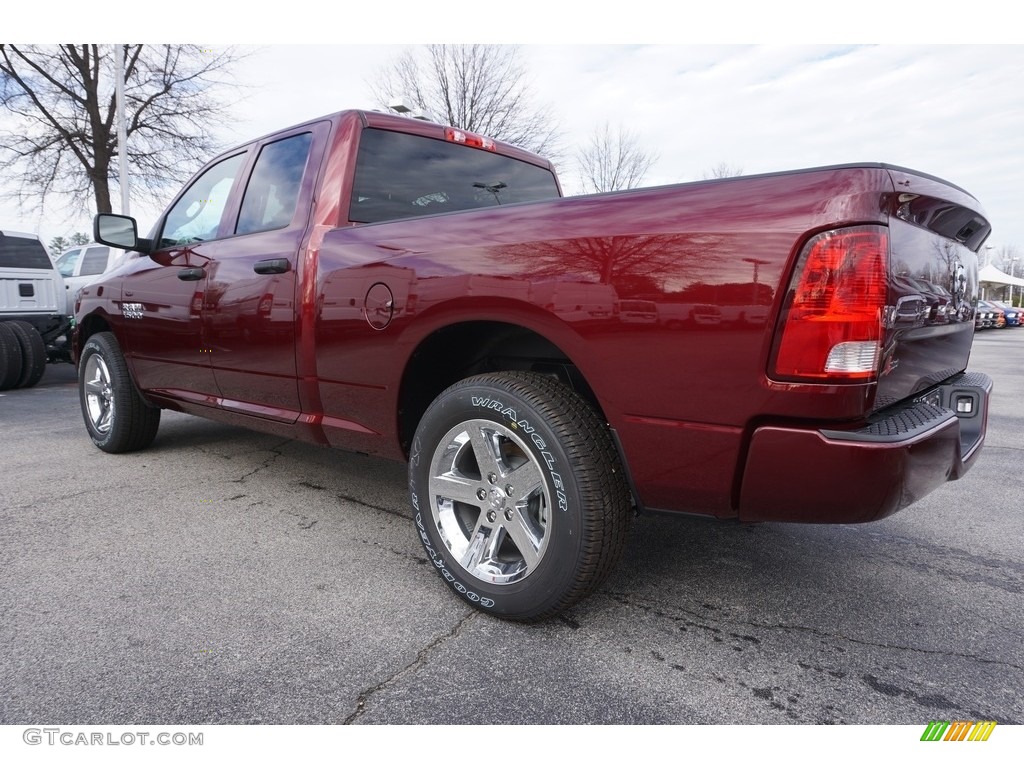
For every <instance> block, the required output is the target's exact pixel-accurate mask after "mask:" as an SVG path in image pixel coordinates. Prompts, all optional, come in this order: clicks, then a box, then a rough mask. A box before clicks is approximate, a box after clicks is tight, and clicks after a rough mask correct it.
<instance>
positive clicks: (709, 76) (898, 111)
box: [0, 43, 1024, 248]
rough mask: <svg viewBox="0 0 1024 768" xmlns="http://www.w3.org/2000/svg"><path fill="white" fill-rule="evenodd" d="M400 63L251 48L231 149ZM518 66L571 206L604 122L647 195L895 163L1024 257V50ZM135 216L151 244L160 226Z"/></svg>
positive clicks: (386, 51)
mask: <svg viewBox="0 0 1024 768" xmlns="http://www.w3.org/2000/svg"><path fill="white" fill-rule="evenodd" d="M402 50H403V46H396V45H359V44H346V45H267V46H263V47H260V48H258V49H255V52H254V53H253V54H252V56H250V57H249V58H248V59H247V60H245V61H244V62H243V63H242V64H240V65H239V66H238V67H237V69H236V70H235V74H236V77H237V80H238V81H239V82H240V83H242V84H244V85H246V86H248V88H247V89H246V91H245V92H244V93H243V94H242V95H241V97H240V100H239V102H238V104H237V106H236V108H235V112H234V114H235V118H236V119H235V120H234V121H232V123H231V125H230V127H227V126H225V127H224V128H223V129H222V132H223V135H224V140H225V141H227V142H231V143H238V142H241V141H245V140H247V139H249V138H252V137H255V136H257V135H260V134H263V133H267V132H270V131H273V130H276V129H278V128H282V127H285V126H287V125H290V124H293V123H297V122H300V121H303V120H306V119H308V118H312V117H316V116H319V115H322V114H326V113H329V112H333V111H337V110H339V109H344V108H349V107H360V108H372V107H374V106H376V105H375V104H374V103H373V101H372V99H371V97H370V93H369V88H368V87H367V81H368V80H370V79H371V78H373V76H374V74H375V72H377V71H378V70H379V68H380V67H382V66H384V65H386V64H387V63H388V62H389V61H391V60H393V59H394V57H395V56H396V55H398V54H400V53H401V52H402ZM520 54H521V56H522V61H523V63H524V64H525V66H526V67H527V69H528V71H529V73H530V78H531V80H532V85H533V89H534V92H535V96H536V101H537V103H538V104H542V103H546V104H550V105H551V106H552V107H553V112H554V114H555V115H556V117H557V120H558V123H559V125H560V127H561V129H562V132H563V136H564V144H565V147H566V150H567V152H566V162H564V163H563V164H562V165H560V166H559V172H560V175H561V176H562V178H563V185H564V186H565V188H566V191H567V192H573V191H575V190H577V189H578V182H577V174H576V169H575V168H574V167H573V164H572V162H571V157H572V154H573V151H574V150H575V148H577V147H579V146H580V145H582V144H583V143H584V142H585V141H586V140H587V138H588V136H589V135H590V133H591V132H592V131H593V129H594V128H595V126H598V125H600V124H602V123H604V122H606V121H607V122H610V123H611V124H612V126H613V127H614V126H618V125H620V124H621V125H622V126H624V127H625V128H627V129H629V130H631V131H632V132H634V133H635V134H636V135H637V136H638V137H640V139H641V140H642V142H643V144H644V146H645V147H646V148H647V149H649V151H650V152H651V153H653V154H656V155H657V156H658V161H657V163H656V164H655V165H654V167H653V168H652V169H651V171H650V172H649V173H648V176H647V178H646V180H645V183H646V184H652V185H653V184H668V183H675V182H680V181H691V180H696V179H700V178H702V176H703V174H704V173H706V172H708V171H709V170H710V169H711V168H712V167H714V166H716V165H718V164H719V163H726V164H728V165H729V166H732V167H734V168H742V170H743V172H744V173H762V172H770V171H781V170H786V169H792V168H804V167H812V166H817V165H830V164H837V163H850V162H858V161H870V162H875V161H881V162H887V163H893V164H897V165H903V166H907V167H909V168H913V169H916V170H920V171H924V172H926V173H930V174H933V175H936V176H940V177H942V178H945V179H947V180H949V181H951V182H953V183H955V184H957V185H959V186H961V187H964V188H965V189H967V190H968V191H969V192H971V193H972V194H973V195H975V196H976V197H977V198H978V199H979V200H980V201H981V204H982V206H983V208H984V210H985V212H986V213H987V214H988V216H989V219H990V220H991V221H992V223H993V227H994V230H993V235H992V237H991V238H990V239H989V241H988V242H989V244H990V245H994V246H1002V245H1010V244H1014V245H1017V246H1019V247H1021V248H1024V221H1022V219H1021V215H1020V214H1021V199H1022V198H1021V192H1020V190H1021V186H1022V184H1021V182H1022V180H1024V45H966V46H960V45H955V46H948V45H927V44H921V45H909V46H905V45H896V44H881V45H850V44H844V45H813V46H812V45H806V44H794V43H787V44H781V45H764V44H759V45H710V46H709V45H697V44H686V45H629V46H627V45H590V44H572V45H551V44H545V45H524V46H522V47H521V48H520ZM8 183H9V182H7V181H6V180H3V179H0V185H4V186H6V185H7V184H8ZM115 207H116V206H115ZM132 213H133V214H134V215H136V216H137V217H138V218H139V219H140V225H141V227H142V228H143V230H146V229H148V226H149V224H151V223H152V220H153V218H155V216H156V215H157V213H158V211H155V210H148V209H146V208H144V207H141V206H139V207H136V208H134V209H133V211H132ZM0 226H2V227H3V228H10V229H20V230H23V231H32V232H38V233H39V234H40V236H41V237H42V238H43V239H44V241H48V240H49V239H50V238H51V237H53V236H55V235H61V234H69V233H71V232H74V231H86V230H88V229H90V228H91V225H90V216H89V215H82V214H79V215H77V216H76V215H74V214H69V213H67V212H64V211H61V210H60V208H59V206H56V205H54V206H49V207H48V209H47V211H46V213H45V215H43V216H39V215H33V214H28V213H26V212H22V211H19V210H18V209H17V208H16V207H13V206H11V205H0Z"/></svg>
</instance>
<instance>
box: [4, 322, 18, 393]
mask: <svg viewBox="0 0 1024 768" xmlns="http://www.w3.org/2000/svg"><path fill="white" fill-rule="evenodd" d="M21 368H22V365H21V345H20V344H19V343H18V337H17V336H15V335H14V331H12V330H11V329H10V328H9V327H8V325H7V323H6V322H3V323H0V391H3V390H5V389H11V388H13V387H16V386H18V382H19V381H21Z"/></svg>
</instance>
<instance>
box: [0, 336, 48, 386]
mask: <svg viewBox="0 0 1024 768" xmlns="http://www.w3.org/2000/svg"><path fill="white" fill-rule="evenodd" d="M7 326H8V327H9V328H10V329H11V330H12V331H14V335H15V337H16V338H17V339H18V345H19V346H20V347H21V378H20V379H19V380H18V383H17V385H16V386H18V387H25V388H28V387H34V386H35V385H36V384H38V383H39V380H40V379H41V378H43V374H44V373H45V372H46V343H45V342H44V341H43V337H42V336H41V335H40V334H39V331H37V330H36V329H35V326H33V325H32V323H26V322H25V321H24V320H12V321H10V322H9V323H7Z"/></svg>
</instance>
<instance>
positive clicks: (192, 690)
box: [0, 329, 1024, 726]
mask: <svg viewBox="0 0 1024 768" xmlns="http://www.w3.org/2000/svg"><path fill="white" fill-rule="evenodd" d="M1022 361H1024V330H1019V329H1006V330H998V331H986V332H982V333H980V334H978V336H977V337H976V340H975V347H974V353H973V356H972V361H971V366H970V367H971V369H972V370H978V371H984V372H986V373H988V374H989V375H990V376H992V377H993V379H994V380H995V387H996V388H995V393H994V396H993V400H992V405H991V415H990V424H989V432H988V439H987V441H986V445H985V448H984V452H983V455H982V456H981V458H980V460H979V461H978V463H977V464H976V465H975V466H974V468H973V469H972V471H971V472H970V473H969V474H968V475H967V476H966V477H965V478H963V479H962V480H960V481H958V482H955V483H947V484H946V485H945V486H944V487H943V488H941V489H939V490H938V491H936V492H934V493H933V494H931V495H930V496H928V497H927V498H926V499H924V500H923V501H921V502H919V503H917V504H915V505H913V506H912V507H910V508H908V509H905V510H903V511H901V512H899V513H897V514H896V515H894V516H892V517H890V518H888V519H886V520H883V521H880V522H878V523H873V524H869V525H861V526H798V525H783V524H764V525H753V526H747V525H738V524H731V523H721V522H716V521H710V520H699V519H689V518H669V517H660V516H649V517H641V518H639V519H637V520H636V521H635V523H634V525H633V527H632V530H631V534H630V540H629V543H628V548H627V551H626V554H625V557H624V559H623V561H622V562H621V563H620V565H619V567H618V569H617V570H616V571H615V573H614V574H613V576H612V577H611V579H610V580H609V581H608V582H606V583H605V585H604V586H603V588H601V589H600V591H599V592H598V593H597V594H595V595H594V596H592V597H591V598H590V599H589V600H587V601H586V602H584V603H582V604H580V605H579V606H577V607H576V608H574V609H573V610H572V612H571V613H569V614H568V615H566V616H564V617H562V618H561V619H557V620H552V621H549V622H546V623H542V624H539V625H519V624H513V623H508V622H504V621H500V620H497V619H492V618H489V617H487V616H484V615H482V614H479V613H476V612H474V611H472V610H471V609H469V608H468V607H467V606H466V605H464V604H463V603H462V602H461V601H459V600H457V599H456V598H455V597H454V595H452V594H451V592H450V591H449V590H448V588H447V587H446V586H445V585H444V584H443V583H442V581H441V580H440V579H439V578H438V577H437V576H436V575H435V573H434V570H433V568H432V567H431V566H430V565H429V564H428V562H427V560H426V559H425V556H424V553H423V550H422V548H421V546H420V544H419V542H418V540H417V537H416V534H415V532H414V528H413V523H412V520H411V516H410V513H409V508H408V501H407V498H406V495H405V467H404V466H403V465H400V464H396V463H392V462H387V461H382V460H377V459H374V458H369V457H366V456H359V455H353V454H346V453H343V452H340V451H335V450H330V449H325V448H320V447H315V446H309V445H304V444H301V443H297V442H294V441H286V440H282V439H280V438H277V437H271V436H266V435H261V434H257V433H253V432H248V431H245V430H242V429H237V428H232V427H226V426H222V425H219V424H216V423H213V422H208V421H204V420H201V419H198V418H193V417H189V416H184V415H181V414H176V413H171V412H166V411H165V412H164V421H163V424H162V426H161V429H160V433H159V435H158V437H157V439H156V441H155V443H154V444H153V446H152V448H150V449H149V450H147V451H144V452H141V453H137V454H130V455H120V456H111V455H107V454H104V453H102V452H101V451H99V450H97V449H96V448H94V447H93V446H92V444H91V442H90V441H89V439H88V436H87V435H86V432H85V428H84V426H83V424H82V417H81V413H80V411H79V405H78V398H77V389H76V385H75V372H74V370H73V369H72V368H71V367H70V366H68V365H52V366H49V367H48V370H47V373H46V375H45V377H44V379H43V381H42V382H41V383H40V384H39V385H38V386H37V387H36V388H34V389H31V390H24V391H21V390H18V391H11V392H5V393H0V690H2V692H3V695H2V697H0V724H12V723H19V724H30V723H75V724H102V723H111V724H147V723H153V724H159V723H181V724H193V723H196V724H198V723H428V724H434V723H627V724H628V723H680V724H707V723H742V724H751V723H764V724H775V723H873V724H879V723H885V724H921V725H922V726H923V725H924V724H926V723H928V722H929V721H930V720H936V719H948V720H954V719H970V720H982V719H984V720H995V721H997V722H999V723H1000V724H1006V723H1022V722H1024V693H1022V692H1024V654H1022V652H1021V649H1022V648H1024V637H1022V634H1024V629H1022V628H1024V601H1022V599H1021V593H1022V588H1024V536H1022V533H1024V524H1022V522H1024V493H1022V488H1024V484H1022V480H1021V477H1022V467H1024V440H1022V437H1024V365H1022ZM850 492H854V491H853V489H844V488H841V487H837V489H836V493H837V494H841V493H850Z"/></svg>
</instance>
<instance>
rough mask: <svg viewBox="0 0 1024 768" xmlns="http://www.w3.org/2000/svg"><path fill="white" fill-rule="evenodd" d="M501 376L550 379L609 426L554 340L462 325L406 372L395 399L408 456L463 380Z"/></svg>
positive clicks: (430, 342) (523, 329) (429, 339)
mask: <svg viewBox="0 0 1024 768" xmlns="http://www.w3.org/2000/svg"><path fill="white" fill-rule="evenodd" d="M497 371H532V372H536V373H544V374H548V375H551V376H553V377H555V378H557V379H558V380H560V381H562V382H563V383H564V384H566V385H567V386H569V387H570V388H572V389H573V390H574V391H575V392H576V393H577V394H579V395H580V396H581V397H582V398H583V399H584V400H585V401H586V402H587V403H588V404H589V405H590V406H591V407H592V408H593V409H594V411H595V413H597V415H598V417H599V418H601V419H602V420H605V421H607V419H606V417H605V414H604V411H603V409H602V407H601V404H600V402H599V400H598V398H597V396H596V394H595V393H594V390H593V388H592V387H591V385H590V383H589V381H588V380H587V378H586V377H585V376H584V374H583V372H582V371H581V370H580V368H579V366H578V365H577V364H576V362H575V361H574V359H573V358H572V357H570V355H569V354H568V353H567V352H566V351H565V350H564V348H563V346H561V345H559V344H557V343H555V342H554V341H552V340H551V338H550V335H549V334H546V333H541V332H540V331H538V330H536V329H534V328H531V327H528V326H527V325H524V324H521V323H518V322H509V321H505V320H468V321H467V320H463V321H453V322H450V323H448V324H444V325H440V326H439V327H437V328H435V329H433V330H432V331H430V332H429V333H427V334H426V335H425V336H424V337H423V338H422V339H421V340H420V341H419V343H418V344H417V345H416V346H415V348H414V349H413V351H412V353H411V354H410V355H409V358H408V360H407V361H406V365H405V369H404V370H403V372H402V377H401V382H400V385H399V390H398V399H397V425H398V437H399V442H400V444H401V447H402V450H403V452H404V453H405V454H406V456H408V454H409V446H410V443H411V441H412V437H413V435H414V434H415V432H416V427H417V425H418V424H419V421H420V419H421V418H422V416H423V414H424V412H425V411H426V410H427V407H428V406H429V405H430V403H431V402H433V400H434V398H436V397H437V396H438V395H439V394H441V392H443V391H444V390H445V389H447V388H448V387H449V386H451V385H452V384H454V383H456V382H457V381H461V380H462V379H465V378H468V377H469V376H474V375H476V374H480V373H494V372H497Z"/></svg>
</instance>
